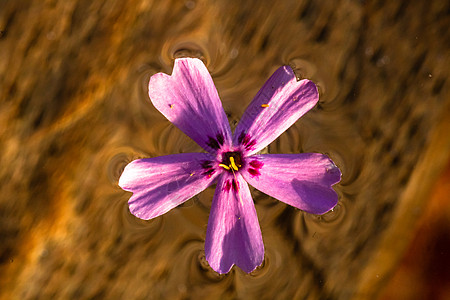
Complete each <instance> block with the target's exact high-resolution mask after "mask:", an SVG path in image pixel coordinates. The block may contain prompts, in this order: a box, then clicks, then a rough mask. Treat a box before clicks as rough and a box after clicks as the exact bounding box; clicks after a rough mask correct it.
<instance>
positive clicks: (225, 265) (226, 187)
mask: <svg viewBox="0 0 450 300" xmlns="http://www.w3.org/2000/svg"><path fill="white" fill-rule="evenodd" d="M236 179H237V182H238V184H237V185H236V184H235V182H236V181H234V183H232V182H233V180H234V177H233V176H232V175H229V174H226V173H224V174H223V176H221V178H220V179H219V182H218V183H217V188H216V192H215V194H214V199H213V202H212V206H211V212H210V215H209V221H208V229H207V232H206V240H205V253H206V260H207V261H208V263H209V265H210V266H211V268H213V269H214V270H215V271H216V272H218V273H220V274H224V273H228V272H229V271H230V269H231V267H232V266H233V265H234V264H236V265H237V266H238V267H240V268H241V269H242V270H244V271H245V272H247V273H250V272H251V271H253V270H254V269H255V268H256V267H257V266H259V265H260V264H261V263H262V261H263V259H264V245H263V241H262V236H261V229H260V228H259V223H258V217H257V215H256V210H255V206H254V204H253V200H252V196H251V194H250V190H249V188H248V185H247V183H246V182H245V181H244V179H243V178H242V176H241V175H239V174H236Z"/></svg>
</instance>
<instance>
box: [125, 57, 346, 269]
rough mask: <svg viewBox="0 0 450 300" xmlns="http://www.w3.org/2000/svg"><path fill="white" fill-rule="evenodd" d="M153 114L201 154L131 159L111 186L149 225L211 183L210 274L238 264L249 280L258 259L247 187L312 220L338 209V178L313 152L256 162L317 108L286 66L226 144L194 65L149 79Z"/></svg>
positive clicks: (311, 89)
mask: <svg viewBox="0 0 450 300" xmlns="http://www.w3.org/2000/svg"><path fill="white" fill-rule="evenodd" d="M149 95H150V99H151V101H152V103H153V105H154V106H155V107H156V108H157V109H158V110H159V111H160V112H161V113H162V114H163V115H164V116H165V117H166V118H167V119H168V120H169V121H170V122H172V123H173V124H174V125H175V126H177V127H178V128H179V129H181V130H182V131H183V132H184V133H185V134H187V135H188V136H189V137H191V138H192V139H193V140H194V141H195V142H197V144H199V145H200V146H201V147H202V148H203V149H205V150H206V153H181V154H175V155H168V156H161V157H154V158H145V159H137V160H135V161H133V162H131V163H130V164H128V165H127V166H126V167H125V170H124V171H123V173H122V175H121V177H120V180H119V186H120V187H121V188H122V189H124V190H126V191H131V192H133V195H132V196H131V198H130V200H129V202H128V204H129V208H130V211H131V213H132V214H133V215H135V216H136V217H138V218H141V219H144V220H148V219H152V218H156V217H158V216H160V215H162V214H164V213H166V212H168V211H169V210H171V209H172V208H174V207H176V206H178V205H180V204H182V203H183V202H185V201H187V200H188V199H190V198H191V197H193V196H195V195H196V194H198V193H200V192H201V191H203V190H204V189H206V188H207V187H209V186H210V185H212V184H214V183H216V184H217V186H216V191H215V194H214V197H213V200H212V205H211V212H210V215H209V221H208V227H207V232H206V240H205V254H206V260H207V261H208V263H209V265H210V266H211V267H212V268H213V269H214V270H215V271H216V272H218V273H222V274H223V273H227V272H229V271H230V269H231V267H232V266H233V265H234V264H236V265H237V266H239V267H240V268H241V269H242V270H244V271H245V272H247V273H249V272H251V271H253V270H254V269H255V268H256V267H257V266H259V265H260V264H261V263H262V261H263V259H264V245H263V241H262V236H261V229H260V227H259V223H258V217H257V215H256V210H255V206H254V204H253V200H252V196H251V194H250V190H249V187H248V184H247V183H249V184H250V185H252V186H253V187H255V188H256V189H258V190H260V191H262V192H263V193H265V194H267V195H269V196H272V197H274V198H276V199H279V200H280V201H283V202H285V203H287V204H289V205H291V206H294V207H296V208H299V209H301V210H304V211H306V212H308V213H312V214H323V213H325V212H327V211H329V210H331V209H332V208H333V207H334V206H335V205H336V203H337V201H338V196H337V194H336V192H335V191H334V190H333V189H332V187H331V186H332V185H334V184H335V183H337V182H339V181H340V178H341V172H340V170H339V169H338V168H337V167H336V165H335V164H334V163H333V162H332V161H331V160H330V159H329V158H328V157H327V156H326V155H323V154H319V153H300V154H258V152H259V151H261V150H262V149H263V148H264V147H266V146H267V145H269V144H270V143H271V142H272V141H273V140H275V139H276V138H277V137H278V136H279V135H280V134H281V133H283V132H284V131H285V130H286V129H288V128H289V127H290V126H291V125H292V124H293V123H294V122H296V121H297V120H298V119H299V118H300V117H301V116H302V115H303V114H305V113H306V112H307V111H308V110H310V109H311V108H312V107H314V105H316V103H317V101H318V100H319V95H318V92H317V88H316V86H315V85H314V83H313V82H311V81H309V80H300V81H297V79H296V76H295V74H294V73H293V71H292V69H291V68H290V67H288V66H283V67H281V68H279V69H278V70H277V71H276V72H275V73H274V74H273V75H272V77H270V78H269V80H268V81H267V82H266V83H265V84H264V86H263V87H262V89H261V90H260V91H259V92H258V94H257V95H256V97H255V98H254V99H253V101H252V102H251V103H250V105H249V107H248V108H247V110H246V111H245V113H244V115H243V116H242V119H241V121H240V122H239V124H238V126H237V128H236V130H235V132H234V134H233V135H232V133H231V129H230V125H229V123H228V119H227V116H226V114H225V112H224V110H223V108H222V104H221V102H220V99H219V95H218V93H217V90H216V88H215V86H214V83H213V81H212V78H211V76H210V75H209V73H208V70H207V69H206V67H205V65H204V64H203V63H202V61H200V60H199V59H195V58H180V59H176V60H175V65H174V69H173V73H172V75H170V76H169V75H167V74H164V73H158V74H155V75H154V76H152V77H151V79H150V83H149Z"/></svg>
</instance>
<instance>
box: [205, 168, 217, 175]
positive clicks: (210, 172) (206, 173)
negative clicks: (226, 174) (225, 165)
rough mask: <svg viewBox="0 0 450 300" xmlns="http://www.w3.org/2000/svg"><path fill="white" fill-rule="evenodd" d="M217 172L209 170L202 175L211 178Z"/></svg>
mask: <svg viewBox="0 0 450 300" xmlns="http://www.w3.org/2000/svg"><path fill="white" fill-rule="evenodd" d="M215 172H216V171H215V170H214V169H208V170H206V171H204V172H203V173H202V175H205V176H211V175H213V174H214V173H215Z"/></svg>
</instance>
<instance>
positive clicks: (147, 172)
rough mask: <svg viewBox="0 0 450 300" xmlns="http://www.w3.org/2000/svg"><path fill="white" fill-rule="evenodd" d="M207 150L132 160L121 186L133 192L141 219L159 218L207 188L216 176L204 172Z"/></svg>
mask: <svg viewBox="0 0 450 300" xmlns="http://www.w3.org/2000/svg"><path fill="white" fill-rule="evenodd" d="M209 159H210V156H209V155H208V154H206V153H182V154H174V155H168V156H160V157H154V158H144V159H137V160H134V161H132V162H131V163H129V164H128V165H127V166H126V167H125V170H124V171H123V173H122V175H121V176H120V179H119V186H120V187H121V188H122V189H124V190H126V191H130V192H133V196H131V198H130V200H129V201H128V205H129V207H130V211H131V213H132V214H133V215H135V216H136V217H138V218H141V219H144V220H148V219H152V218H155V217H158V216H160V215H162V214H164V213H166V212H168V211H169V210H171V209H172V208H174V207H176V206H178V205H180V204H181V203H183V202H185V201H186V200H188V199H190V198H191V197H193V196H195V195H197V194H198V193H200V192H201V191H203V190H204V189H206V188H207V187H208V186H209V185H210V184H211V183H212V182H213V181H214V179H215V177H216V175H217V174H216V175H212V176H208V175H204V174H202V173H203V171H204V169H203V168H202V162H204V161H205V160H209Z"/></svg>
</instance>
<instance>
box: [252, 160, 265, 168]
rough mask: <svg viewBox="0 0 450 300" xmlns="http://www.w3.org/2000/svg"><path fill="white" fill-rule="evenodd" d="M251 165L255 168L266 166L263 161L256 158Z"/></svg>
mask: <svg viewBox="0 0 450 300" xmlns="http://www.w3.org/2000/svg"><path fill="white" fill-rule="evenodd" d="M250 166H251V167H253V168H255V169H261V168H262V166H264V163H263V162H262V161H259V160H256V159H255V160H252V161H251V162H250Z"/></svg>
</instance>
